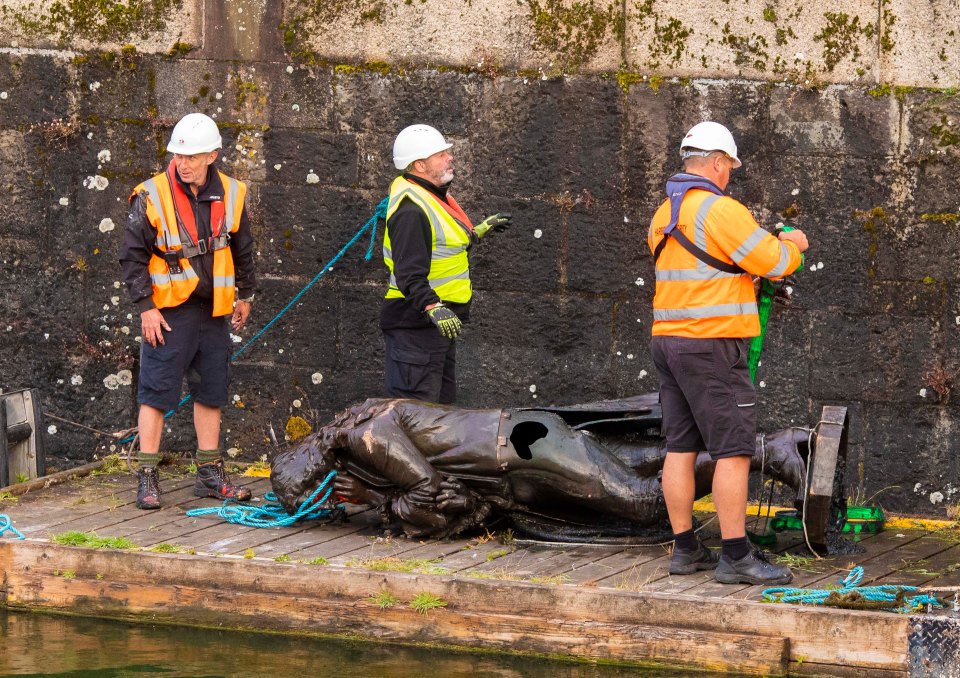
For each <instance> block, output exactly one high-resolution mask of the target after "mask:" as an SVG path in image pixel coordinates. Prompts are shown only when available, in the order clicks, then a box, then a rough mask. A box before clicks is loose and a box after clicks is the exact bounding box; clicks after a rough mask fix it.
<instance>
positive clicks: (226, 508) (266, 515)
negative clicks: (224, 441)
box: [187, 471, 343, 527]
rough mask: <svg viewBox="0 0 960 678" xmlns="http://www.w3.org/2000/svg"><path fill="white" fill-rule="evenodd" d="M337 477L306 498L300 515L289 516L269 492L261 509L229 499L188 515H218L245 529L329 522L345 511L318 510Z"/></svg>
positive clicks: (190, 511)
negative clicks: (327, 520) (319, 521)
mask: <svg viewBox="0 0 960 678" xmlns="http://www.w3.org/2000/svg"><path fill="white" fill-rule="evenodd" d="M336 475H337V472H336V471H330V473H328V474H327V477H326V478H324V479H323V482H322V483H320V486H319V487H318V488H317V489H316V490H314V491H313V493H311V495H310V496H309V497H307V500H306V501H305V502H303V503H302V504H301V505H300V508H298V509H297V512H296V513H293V514H290V513H287V510H286V509H285V508H283V506H281V505H280V503H279V502H278V501H277V495H276V494H274V493H273V492H267V493H266V494H265V495H263V498H264V499H266V500H267V501H268V502H269V503H267V504H263V505H262V506H249V505H245V504H238V503H236V502H235V501H234V500H232V499H228V500H226V501H225V502H223V505H222V506H214V507H212V508H198V509H190V510H189V511H187V515H188V516H189V517H191V518H195V517H197V516H209V515H214V514H215V515H218V516H220V517H221V518H223V519H224V520H226V521H227V522H228V523H233V524H235V525H246V526H247V527H286V526H288V525H293V524H294V523H297V522H299V521H301V520H320V519H323V518H330V517H331V516H333V515H334V513H335V512H338V511H342V510H343V509H342V507H340V506H338V507H336V508H335V509H325V508H319V507H320V506H323V502H325V501H326V500H327V499H328V498H329V497H330V493H331V492H333V485H332V484H331V483H330V481H331V480H333V479H334V477H335V476H336ZM328 486H329V487H328ZM321 492H322V493H323V496H322V497H320V498H319V499H318V498H317V497H318V496H319V495H320V493H321Z"/></svg>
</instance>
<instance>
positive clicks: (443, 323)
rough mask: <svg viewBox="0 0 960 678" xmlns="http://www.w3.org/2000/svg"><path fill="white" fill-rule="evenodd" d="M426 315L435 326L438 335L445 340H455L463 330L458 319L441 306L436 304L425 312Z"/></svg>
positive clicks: (454, 314)
mask: <svg viewBox="0 0 960 678" xmlns="http://www.w3.org/2000/svg"><path fill="white" fill-rule="evenodd" d="M427 315H428V316H429V317H430V322H432V323H433V324H434V325H436V326H437V329H438V330H440V334H442V335H443V336H445V337H446V338H447V339H456V338H457V337H459V336H460V332H461V331H462V329H463V324H462V323H461V322H460V318H458V317H457V314H456V313H454V312H453V311H451V310H450V309H449V308H447V307H446V306H444V305H443V304H437V305H436V306H434V307H433V308H431V309H430V310H429V311H427Z"/></svg>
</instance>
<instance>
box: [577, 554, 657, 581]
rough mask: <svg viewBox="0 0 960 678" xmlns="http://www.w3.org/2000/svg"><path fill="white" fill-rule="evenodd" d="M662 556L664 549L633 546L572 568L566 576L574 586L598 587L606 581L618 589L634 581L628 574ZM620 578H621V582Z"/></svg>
mask: <svg viewBox="0 0 960 678" xmlns="http://www.w3.org/2000/svg"><path fill="white" fill-rule="evenodd" d="M662 555H663V548H662V547H660V546H631V547H629V548H624V549H620V550H617V551H614V552H613V553H611V554H610V555H608V556H606V557H603V558H599V559H597V560H595V561H594V562H592V563H585V564H583V565H580V566H577V567H571V568H570V570H569V571H568V572H567V573H566V574H567V578H568V581H569V582H570V583H572V584H581V585H584V586H597V585H598V583H599V582H600V581H605V582H609V583H608V584H606V585H608V586H613V587H616V586H617V585H618V583H629V582H630V581H633V580H632V579H631V578H630V577H629V576H627V573H628V572H633V571H634V570H635V569H636V568H638V567H640V566H641V565H643V564H644V563H648V562H650V561H652V560H656V559H657V558H660V557H661V556H662ZM621 575H623V576H622V577H621ZM618 577H621V578H620V580H618ZM638 583H639V582H638Z"/></svg>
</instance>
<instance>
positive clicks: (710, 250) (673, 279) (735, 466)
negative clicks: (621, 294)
mask: <svg viewBox="0 0 960 678" xmlns="http://www.w3.org/2000/svg"><path fill="white" fill-rule="evenodd" d="M680 154H681V157H682V158H683V172H681V173H679V174H675V175H674V176H672V177H670V179H669V180H668V181H667V199H666V200H665V201H664V202H663V204H661V205H660V208H659V209H658V210H657V212H656V214H654V216H653V220H652V222H651V224H650V231H649V234H648V245H649V247H650V250H651V251H652V252H653V257H654V265H655V267H656V277H657V289H656V294H655V296H654V299H653V337H652V338H651V341H650V351H651V353H652V354H653V362H654V364H655V365H656V367H657V373H658V374H659V376H660V403H661V405H662V407H663V424H662V434H663V436H664V437H665V438H666V444H667V456H666V459H665V461H664V464H663V477H662V484H663V496H664V499H665V500H666V504H667V513H668V514H669V516H670V524H671V527H672V528H673V533H674V550H673V556H672V558H671V561H670V574H693V573H694V572H696V571H697V570H715V572H714V577H715V578H716V580H717V581H719V582H722V583H725V584H735V583H743V584H767V585H770V584H786V583H787V582H789V581H790V580H791V578H792V577H793V575H792V573H791V572H790V569H789V568H787V567H784V566H782V565H776V564H774V563H771V562H769V561H767V559H766V558H765V557H764V555H763V554H762V553H761V552H760V551H759V550H757V549H756V548H755V547H753V546H752V545H751V544H750V543H749V542H748V540H747V537H746V528H745V525H744V516H745V513H746V506H747V478H748V474H749V472H750V458H751V455H752V453H753V450H754V447H755V442H754V441H755V436H756V429H757V414H756V400H757V397H756V391H755V390H754V387H753V382H752V381H751V379H750V371H749V368H748V367H747V351H748V346H747V338H749V337H754V336H757V335H758V334H760V321H759V318H758V315H757V299H756V296H755V293H754V287H753V276H761V277H764V278H770V279H778V278H783V277H784V276H786V275H789V274H790V273H793V272H794V271H796V270H797V268H799V266H800V264H801V262H802V258H801V252H803V251H804V250H806V249H807V237H806V236H805V235H804V234H803V232H801V231H799V230H796V231H789V232H783V233H781V234H779V236H778V237H777V236H774V235H772V234H771V233H769V232H768V231H766V230H764V229H762V228H760V226H759V225H758V224H757V222H756V220H754V218H753V216H751V214H750V212H749V210H747V208H746V207H744V206H743V205H742V204H741V203H739V202H737V201H736V200H734V199H733V198H731V197H729V196H726V195H724V190H725V189H726V187H727V184H728V183H729V181H730V172H731V170H733V169H735V168H737V167H740V164H741V163H740V159H739V158H738V157H737V145H736V143H735V142H734V140H733V135H732V134H730V130H728V129H727V128H726V127H724V126H723V125H721V124H719V123H716V122H702V123H700V124H698V125H695V126H694V127H693V128H692V129H691V130H690V131H689V132H688V133H687V135H686V136H685V137H684V139H683V141H682V142H681V143H680ZM701 450H705V451H707V452H709V453H710V456H711V458H712V459H713V460H714V462H715V463H716V472H715V473H714V476H713V499H714V502H715V503H716V506H717V516H718V518H719V521H720V534H721V544H720V546H721V553H720V554H719V557H718V554H717V553H716V552H715V551H712V550H710V549H708V548H706V547H704V545H703V544H701V543H700V541H699V539H698V538H697V536H696V534H695V533H694V530H693V517H692V509H693V499H694V491H695V480H694V466H695V463H696V459H697V453H698V452H699V451H701Z"/></svg>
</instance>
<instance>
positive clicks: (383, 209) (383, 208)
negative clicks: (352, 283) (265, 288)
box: [0, 198, 390, 534]
mask: <svg viewBox="0 0 960 678" xmlns="http://www.w3.org/2000/svg"><path fill="white" fill-rule="evenodd" d="M389 201H390V198H384V199H383V200H381V201H380V202H379V203H378V204H377V207H376V209H375V210H374V212H373V216H372V217H370V219H369V220H368V221H367V223H365V224H364V225H363V226H362V227H361V228H360V230H359V231H357V232H356V233H355V234H354V236H353V237H352V238H350V240H349V242H347V244H346V245H344V246H343V247H342V248H340V251H339V252H337V254H336V255H335V256H334V257H333V259H331V260H330V261H328V262H327V263H326V264H324V266H323V268H321V269H320V272H319V273H317V274H316V275H315V276H314V277H313V280H311V281H310V282H308V283H307V284H306V286H304V288H303V289H302V290H300V291H299V292H297V294H296V296H295V297H294V298H293V299H291V300H290V303H288V304H287V305H286V306H284V307H283V308H282V309H281V310H280V312H279V313H277V315H275V316H274V317H273V319H272V320H271V321H270V322H268V323H267V324H266V325H264V326H263V328H262V329H261V330H260V331H259V332H257V333H256V334H255V335H253V336H252V337H251V338H250V340H249V341H247V343H245V344H244V345H243V346H241V347H240V350H239V351H237V352H236V353H234V354H233V355H232V356H231V357H230V362H233V361H234V360H236V359H237V357H239V355H240V354H241V353H243V352H244V351H246V350H247V348H248V347H249V346H250V345H251V344H253V342H255V341H256V340H257V339H259V338H260V337H261V335H263V333H264V332H266V331H267V330H269V329H270V328H271V327H273V325H274V323H276V322H277V321H278V320H280V317H281V316H282V315H283V314H284V313H286V312H287V311H289V310H290V309H291V308H292V307H293V305H294V304H296V303H297V301H299V300H300V297H302V296H303V295H304V294H306V293H307V290H309V289H310V288H311V287H313V286H314V285H315V284H316V283H317V281H318V280H320V278H322V277H323V275H324V274H325V273H326V272H327V271H329V270H330V269H332V268H333V265H334V264H335V263H337V262H338V261H340V259H341V257H343V255H344V254H346V252H347V250H348V249H350V248H351V247H353V244H354V243H355V242H357V241H358V240H359V239H360V236H361V235H363V232H364V231H366V230H367V229H368V228H369V229H371V231H370V244H369V245H368V246H367V253H366V254H365V255H364V256H363V260H364V261H370V258H371V257H372V256H373V246H374V244H376V239H377V220H378V219H383V220H386V218H387V205H388V203H389ZM192 397H193V396H192V395H186V396H184V398H183V400H181V401H180V402H179V403H177V406H176V407H175V408H173V409H172V410H170V411H169V412H167V413H166V414H165V415H163V418H164V420H167V419H169V418H170V417H172V416H173V415H174V413H175V412H177V411H178V410H179V409H180V408H181V407H183V406H184V405H186V404H187V403H188V402H190V399H191V398H192ZM134 437H135V436H133V435H130V436H127V437H126V438H124V439H123V440H121V441H120V444H121V445H126V444H127V443H129V442H130V441H132V440H133V439H134ZM0 534H2V533H0Z"/></svg>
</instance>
